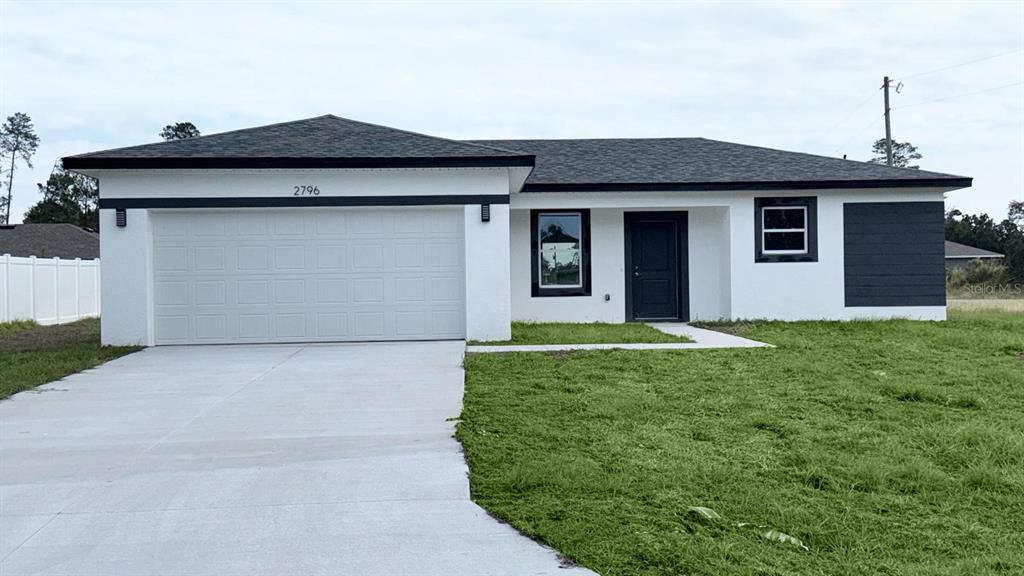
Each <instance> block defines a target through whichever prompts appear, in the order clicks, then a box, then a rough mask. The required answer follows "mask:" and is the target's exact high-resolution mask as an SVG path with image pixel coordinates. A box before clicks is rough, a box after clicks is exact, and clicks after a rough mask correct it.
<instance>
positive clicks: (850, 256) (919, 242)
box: [843, 202, 946, 307]
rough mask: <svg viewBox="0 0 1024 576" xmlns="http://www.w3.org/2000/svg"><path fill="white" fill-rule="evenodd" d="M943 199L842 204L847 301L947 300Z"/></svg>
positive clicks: (912, 303)
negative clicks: (938, 200)
mask: <svg viewBox="0 0 1024 576" xmlns="http://www.w3.org/2000/svg"><path fill="white" fill-rule="evenodd" d="M944 221H945V213H944V205H943V203H942V202H866V203H847V204H843V246H844V277H845V290H846V306H849V307H862V306H944V305H945V304H946V284H945V282H946V276H945V244H944V239H945V229H944V226H945V225H944Z"/></svg>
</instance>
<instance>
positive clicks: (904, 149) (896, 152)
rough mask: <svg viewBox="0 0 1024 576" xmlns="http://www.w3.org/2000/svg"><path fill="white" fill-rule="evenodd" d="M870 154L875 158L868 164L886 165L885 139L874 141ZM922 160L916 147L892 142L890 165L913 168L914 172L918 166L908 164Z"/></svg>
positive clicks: (908, 143) (907, 143) (906, 143)
mask: <svg viewBox="0 0 1024 576" xmlns="http://www.w3.org/2000/svg"><path fill="white" fill-rule="evenodd" d="M871 152H873V153H874V154H875V157H874V158H872V159H871V160H868V162H870V163H872V164H886V156H885V138H879V139H878V140H875V143H874V144H873V145H872V146H871ZM921 158H923V156H921V153H920V152H918V151H917V146H914V145H913V144H911V143H910V142H897V141H895V140H893V141H892V165H893V166H895V167H897V168H914V169H915V170H916V169H918V168H920V166H916V165H915V166H911V165H910V163H911V162H912V161H913V160H920V159H921Z"/></svg>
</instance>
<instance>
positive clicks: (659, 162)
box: [469, 138, 971, 192]
mask: <svg viewBox="0 0 1024 576" xmlns="http://www.w3.org/2000/svg"><path fill="white" fill-rule="evenodd" d="M469 142H472V143H474V144H481V145H484V146H500V147H502V148H507V149H510V150H520V151H522V152H523V153H529V154H533V155H535V156H536V165H535V167H534V169H533V172H532V173H531V174H530V176H529V178H527V180H526V185H525V186H524V188H523V191H524V192H559V191H565V192H569V191H588V190H593V191H628V190H647V191H650V190H726V189H728V190H737V189H751V190H753V189H757V190H762V189H773V188H774V189H794V188H796V189H801V188H802V189H808V188H862V187H870V188H876V187H911V186H944V187H952V188H962V187H967V186H970V185H971V179H970V178H965V177H963V176H954V175H950V174H941V173H938V172H926V171H924V170H915V169H909V168H892V167H889V166H884V165H880V164H870V163H868V162H858V161H855V160H844V159H839V158H830V157H827V156H816V155H813V154H804V153H801V152H787V151H784V150H775V149H771V148H762V147H758V146H748V145H744V144H734V143H732V142H721V141H717V140H708V139H706V138H609V139H585V140H470V141H469Z"/></svg>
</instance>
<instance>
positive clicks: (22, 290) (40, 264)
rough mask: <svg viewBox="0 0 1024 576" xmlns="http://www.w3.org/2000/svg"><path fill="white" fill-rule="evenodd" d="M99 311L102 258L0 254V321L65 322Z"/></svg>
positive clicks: (94, 314)
mask: <svg viewBox="0 0 1024 576" xmlns="http://www.w3.org/2000/svg"><path fill="white" fill-rule="evenodd" d="M99 313H100V261H99V259H96V260H80V259H78V258H75V259H74V260H62V259H60V258H36V257H35V256H30V257H28V258H18V257H15V256H11V255H10V254H4V255H3V256H0V322H9V321H11V320H35V321H36V322H38V323H40V324H63V323H65V322H74V321H75V320H78V319H81V318H86V317H88V316H98V315H99Z"/></svg>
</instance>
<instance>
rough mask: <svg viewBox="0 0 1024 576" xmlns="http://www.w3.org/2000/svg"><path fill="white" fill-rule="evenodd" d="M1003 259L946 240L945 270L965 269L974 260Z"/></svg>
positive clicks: (996, 254) (985, 251)
mask: <svg viewBox="0 0 1024 576" xmlns="http://www.w3.org/2000/svg"><path fill="white" fill-rule="evenodd" d="M1003 257H1004V256H1003V255H1002V254H1000V253H998V252H990V251H988V250H982V249H981V248H975V247H974V246H968V245H967V244H960V243H959V242H950V241H949V240H946V268H949V269H951V270H952V269H954V268H966V267H967V265H968V264H969V263H971V262H973V261H975V260H998V259H999V258H1003Z"/></svg>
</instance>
